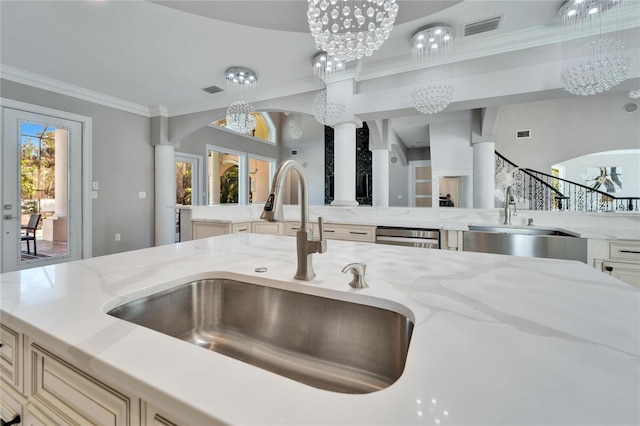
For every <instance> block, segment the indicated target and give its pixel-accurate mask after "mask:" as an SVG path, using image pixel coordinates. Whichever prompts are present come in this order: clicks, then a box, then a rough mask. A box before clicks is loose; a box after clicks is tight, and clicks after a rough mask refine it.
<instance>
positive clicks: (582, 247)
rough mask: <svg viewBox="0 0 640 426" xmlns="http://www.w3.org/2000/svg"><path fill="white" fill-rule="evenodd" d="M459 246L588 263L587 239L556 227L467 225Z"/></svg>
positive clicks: (476, 250)
mask: <svg viewBox="0 0 640 426" xmlns="http://www.w3.org/2000/svg"><path fill="white" fill-rule="evenodd" d="M462 250H464V251H474V252H480V253H496V254H508V255H512V256H527V257H544V258H551V259H565V260H578V261H580V262H584V263H587V240H586V239H585V238H579V237H577V236H576V235H573V234H570V233H567V232H563V231H558V230H555V229H543V228H532V227H510V226H506V225H505V226H499V225H498V226H491V225H469V230H468V231H464V232H463V239H462Z"/></svg>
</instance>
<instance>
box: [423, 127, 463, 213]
mask: <svg viewBox="0 0 640 426" xmlns="http://www.w3.org/2000/svg"><path fill="white" fill-rule="evenodd" d="M470 120H471V118H470V117H468V118H467V119H465V120H460V121H451V122H442V123H433V124H431V125H429V132H430V134H429V138H430V141H431V170H432V175H433V205H434V206H437V205H438V196H439V193H440V192H441V191H440V188H439V184H438V179H439V178H441V177H452V176H461V177H462V178H461V179H460V187H459V196H460V200H455V202H456V206H458V207H470V206H471V205H472V199H473V194H472V192H471V191H472V188H471V186H472V185H471V181H472V176H473V148H472V147H471V127H470V126H471V121H470Z"/></svg>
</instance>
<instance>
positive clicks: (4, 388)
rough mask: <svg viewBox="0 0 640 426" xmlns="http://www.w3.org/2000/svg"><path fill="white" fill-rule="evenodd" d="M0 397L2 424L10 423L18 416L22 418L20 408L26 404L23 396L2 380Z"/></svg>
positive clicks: (0, 382)
mask: <svg viewBox="0 0 640 426" xmlns="http://www.w3.org/2000/svg"><path fill="white" fill-rule="evenodd" d="M0 396H1V397H0V418H2V421H3V422H11V421H12V420H14V419H16V417H18V416H20V418H23V415H24V413H23V412H22V407H23V406H24V405H25V404H26V403H27V398H26V397H25V396H24V395H22V394H20V393H19V392H18V391H17V390H15V389H14V388H13V386H11V385H10V384H8V383H7V382H5V381H4V380H0ZM19 424H23V423H19Z"/></svg>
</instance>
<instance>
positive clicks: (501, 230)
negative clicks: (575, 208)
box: [469, 225, 575, 237]
mask: <svg viewBox="0 0 640 426" xmlns="http://www.w3.org/2000/svg"><path fill="white" fill-rule="evenodd" d="M469 231H480V232H494V233H498V234H520V235H555V236H560V237H575V235H573V234H570V233H568V232H564V231H559V230H556V229H543V228H530V227H527V228H525V227H519V226H518V227H509V226H490V225H469Z"/></svg>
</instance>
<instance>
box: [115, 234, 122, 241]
mask: <svg viewBox="0 0 640 426" xmlns="http://www.w3.org/2000/svg"><path fill="white" fill-rule="evenodd" d="M120 240H121V236H120V234H119V233H118V234H116V241H120Z"/></svg>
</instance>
